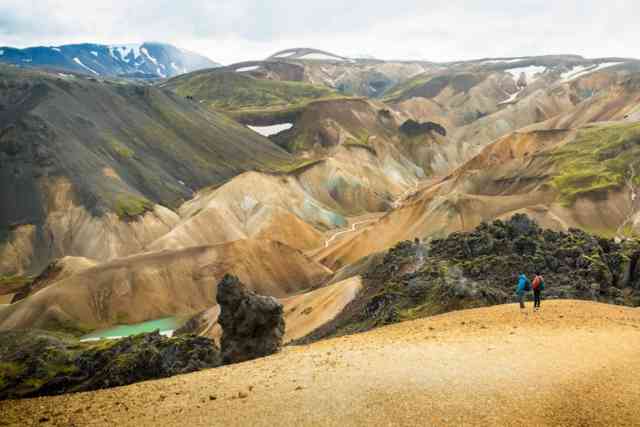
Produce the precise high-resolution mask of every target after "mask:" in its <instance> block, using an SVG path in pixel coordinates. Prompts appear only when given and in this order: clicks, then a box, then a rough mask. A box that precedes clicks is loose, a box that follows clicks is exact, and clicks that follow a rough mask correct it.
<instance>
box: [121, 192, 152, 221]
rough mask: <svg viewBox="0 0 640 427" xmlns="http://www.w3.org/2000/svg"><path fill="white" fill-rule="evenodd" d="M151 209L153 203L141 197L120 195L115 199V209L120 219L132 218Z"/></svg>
mask: <svg viewBox="0 0 640 427" xmlns="http://www.w3.org/2000/svg"><path fill="white" fill-rule="evenodd" d="M150 210H153V203H152V202H150V201H149V200H148V199H145V198H143V197H136V196H132V195H121V196H118V198H117V199H116V204H115V211H116V214H117V215H118V216H119V217H120V218H122V219H133V218H137V217H139V216H141V215H144V214H145V213H146V212H148V211H150Z"/></svg>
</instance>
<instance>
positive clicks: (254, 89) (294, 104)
mask: <svg viewBox="0 0 640 427" xmlns="http://www.w3.org/2000/svg"><path fill="white" fill-rule="evenodd" d="M168 87H170V88H172V89H173V90H174V91H175V92H176V93H177V94H178V95H180V96H184V97H187V96H191V97H193V98H194V100H198V101H204V102H202V103H203V104H204V105H206V106H208V107H210V108H214V109H219V110H224V111H228V112H244V113H247V114H251V113H252V112H253V113H255V114H257V113H259V112H262V111H264V110H268V111H269V110H273V111H280V110H285V111H287V112H294V111H295V110H296V109H298V108H301V107H303V106H304V105H306V104H307V103H309V102H310V101H313V100H317V99H324V98H334V97H339V96H340V95H338V94H337V93H336V92H334V91H332V90H330V89H328V88H326V87H322V86H314V85H311V84H307V83H300V82H289V81H275V80H261V79H256V78H253V77H250V76H246V75H242V74H239V73H235V72H219V71H212V72H210V73H197V74H194V75H190V76H183V77H181V78H178V79H174V80H173V81H171V82H169V85H168Z"/></svg>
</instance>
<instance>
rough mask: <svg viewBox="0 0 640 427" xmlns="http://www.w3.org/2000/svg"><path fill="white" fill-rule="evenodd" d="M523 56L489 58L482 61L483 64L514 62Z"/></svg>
mask: <svg viewBox="0 0 640 427" xmlns="http://www.w3.org/2000/svg"><path fill="white" fill-rule="evenodd" d="M522 60H523V59H522V58H515V59H487V60H486V61H482V62H481V64H503V63H504V64H512V63H514V62H520V61H522Z"/></svg>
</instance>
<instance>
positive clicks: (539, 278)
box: [531, 276, 542, 291]
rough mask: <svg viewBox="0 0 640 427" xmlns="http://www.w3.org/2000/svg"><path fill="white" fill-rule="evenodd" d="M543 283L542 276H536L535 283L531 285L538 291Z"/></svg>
mask: <svg viewBox="0 0 640 427" xmlns="http://www.w3.org/2000/svg"><path fill="white" fill-rule="evenodd" d="M541 283H542V276H536V277H534V278H533V283H532V284H531V287H532V288H533V290H534V291H537V290H538V289H540V284H541Z"/></svg>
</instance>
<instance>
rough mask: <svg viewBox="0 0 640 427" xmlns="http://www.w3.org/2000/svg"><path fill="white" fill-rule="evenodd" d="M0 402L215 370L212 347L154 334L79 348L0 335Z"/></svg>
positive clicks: (60, 340)
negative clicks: (207, 369)
mask: <svg viewBox="0 0 640 427" xmlns="http://www.w3.org/2000/svg"><path fill="white" fill-rule="evenodd" d="M0 360H2V362H1V363H0V399H7V398H22V397H32V396H44V395H55V394H62V393H69V392H79V391H88V390H97V389H103V388H109V387H115V386H122V385H127V384H131V383H135V382H138V381H144V380H149V379H154V378H162V377H168V376H171V375H176V374H183V373H187V372H193V371H197V370H200V369H204V368H213V367H216V366H219V365H220V362H221V361H220V354H219V350H218V347H217V346H216V345H215V343H214V342H213V341H211V340H209V339H207V338H203V337H195V336H191V335H187V336H181V337H177V338H167V337H164V336H161V335H160V334H159V332H157V331H156V332H152V333H149V334H140V335H136V336H132V337H127V338H123V339H116V340H101V341H98V342H86V343H85V342H80V341H78V340H77V339H76V338H74V337H73V336H71V335H67V334H64V333H57V332H50V331H46V332H45V331H39V330H29V331H3V332H0Z"/></svg>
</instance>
